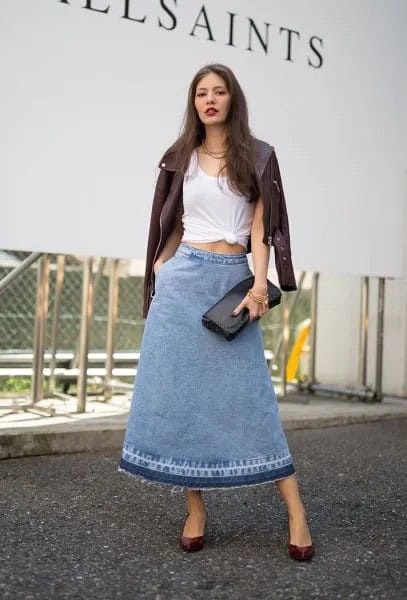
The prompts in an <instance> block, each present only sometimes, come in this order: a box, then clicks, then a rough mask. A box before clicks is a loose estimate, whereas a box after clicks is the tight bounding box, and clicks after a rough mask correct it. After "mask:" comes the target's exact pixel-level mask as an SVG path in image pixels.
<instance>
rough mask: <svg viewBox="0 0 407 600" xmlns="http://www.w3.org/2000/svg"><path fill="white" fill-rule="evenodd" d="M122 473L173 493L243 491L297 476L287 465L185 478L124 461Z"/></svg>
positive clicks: (292, 467)
mask: <svg viewBox="0 0 407 600" xmlns="http://www.w3.org/2000/svg"><path fill="white" fill-rule="evenodd" d="M118 471H119V472H120V473H124V474H125V475H128V476H130V477H135V478H137V479H139V480H140V481H141V482H143V483H146V484H147V485H161V486H162V485H164V486H165V487H168V486H172V489H171V492H172V493H173V492H176V491H183V490H184V489H190V490H203V489H205V490H218V489H241V488H244V487H252V486H255V485H264V484H266V483H274V482H276V481H279V480H281V479H286V478H288V477H292V476H293V475H295V474H296V471H295V468H294V465H293V464H289V465H286V466H284V467H282V468H280V469H276V470H275V471H273V472H270V471H269V472H262V473H257V474H253V475H244V476H242V477H240V478H239V477H228V478H214V477H206V478H205V477H195V478H193V477H185V476H182V475H172V474H169V473H163V472H161V471H153V470H151V469H146V468H143V467H140V466H137V465H133V464H131V463H128V462H127V461H124V460H123V459H122V460H121V462H120V466H119V467H118Z"/></svg>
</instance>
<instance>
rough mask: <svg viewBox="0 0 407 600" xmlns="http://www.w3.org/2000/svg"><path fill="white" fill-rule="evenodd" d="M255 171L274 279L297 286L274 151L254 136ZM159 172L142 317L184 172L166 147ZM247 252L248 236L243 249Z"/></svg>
mask: <svg viewBox="0 0 407 600" xmlns="http://www.w3.org/2000/svg"><path fill="white" fill-rule="evenodd" d="M255 145H256V174H257V176H258V180H259V184H260V190H261V195H262V198H263V202H264V209H263V225H264V237H263V242H264V243H265V244H266V245H269V246H274V257H275V264H276V270H277V275H278V280H279V284H280V287H281V289H282V290H283V291H287V292H290V291H294V290H296V289H297V285H296V281H295V276H294V271H293V265H292V260H291V247H290V232H289V225H288V215H287V208H286V202H285V197H284V190H283V185H282V181H281V176H280V169H279V165H278V160H277V156H276V152H275V149H274V147H273V146H270V144H268V143H267V142H263V141H262V140H259V139H255ZM159 167H160V173H159V175H158V179H157V182H156V187H155V193H154V198H153V204H152V209H151V219H150V228H149V233H148V242H147V257H146V268H145V275H144V303H143V317H144V318H145V317H147V313H148V309H149V307H150V303H151V299H152V297H153V296H154V293H155V291H154V284H155V274H154V263H155V261H156V259H157V257H158V256H159V253H160V252H161V250H162V249H163V247H164V245H165V243H166V241H167V239H168V236H169V235H170V233H171V231H172V228H173V226H174V219H175V216H176V214H177V210H178V208H179V204H180V202H182V186H183V180H184V176H183V174H182V172H181V171H180V165H179V163H178V162H177V158H176V155H175V153H174V152H169V151H168V150H167V151H166V152H165V153H164V155H163V157H162V158H161V160H160V163H159ZM249 252H251V237H250V236H249V239H248V246H247V253H249Z"/></svg>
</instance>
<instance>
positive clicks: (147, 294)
mask: <svg viewBox="0 0 407 600" xmlns="http://www.w3.org/2000/svg"><path fill="white" fill-rule="evenodd" d="M170 183H171V176H170V174H169V173H168V172H167V171H165V170H164V169H161V170H160V172H159V174H158V177H157V181H156V184H155V190H154V196H153V203H152V206H151V216H150V224H149V230H148V239H147V255H146V263H145V273H144V301H143V310H142V314H143V317H144V318H146V317H147V313H148V309H149V306H150V303H151V291H152V287H153V283H154V274H153V272H152V271H153V266H154V258H155V253H156V250H157V247H158V245H159V241H160V232H161V228H160V216H161V210H162V207H163V204H164V202H165V199H166V196H167V194H168V189H169V186H170Z"/></svg>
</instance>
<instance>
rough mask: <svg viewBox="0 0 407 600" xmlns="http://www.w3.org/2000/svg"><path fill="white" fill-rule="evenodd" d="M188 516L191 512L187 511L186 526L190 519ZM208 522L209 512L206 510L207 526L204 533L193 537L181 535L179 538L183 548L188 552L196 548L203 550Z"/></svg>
mask: <svg viewBox="0 0 407 600" xmlns="http://www.w3.org/2000/svg"><path fill="white" fill-rule="evenodd" d="M188 516H189V513H187V516H186V517H185V521H184V527H185V523H186V521H187V519H188ZM207 523H208V513H207V512H206V511H205V527H204V532H203V535H198V536H196V537H192V538H190V537H186V536H185V535H181V537H180V539H179V543H180V546H181V548H182V549H183V550H186V551H188V552H191V551H195V550H202V548H203V547H204V545H205V533H206V525H207Z"/></svg>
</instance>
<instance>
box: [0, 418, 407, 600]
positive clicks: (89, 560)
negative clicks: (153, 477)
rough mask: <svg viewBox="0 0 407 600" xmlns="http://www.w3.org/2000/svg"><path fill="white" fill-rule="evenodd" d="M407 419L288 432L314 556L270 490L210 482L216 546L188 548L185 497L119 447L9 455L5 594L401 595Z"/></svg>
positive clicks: (3, 485)
mask: <svg viewBox="0 0 407 600" xmlns="http://www.w3.org/2000/svg"><path fill="white" fill-rule="evenodd" d="M406 430H407V420H406V419H402V418H401V419H400V420H397V419H393V420H385V421H383V422H374V423H362V424H351V425H346V426H336V427H326V428H321V429H304V430H290V431H287V438H288V442H289V445H290V450H291V453H292V455H293V459H294V464H295V467H296V471H297V475H298V478H299V482H300V489H301V492H302V497H303V501H304V504H305V507H306V510H307V513H308V521H309V525H310V530H311V534H312V537H313V541H314V543H315V546H316V555H315V557H314V559H313V560H312V561H311V562H307V563H301V562H297V561H294V560H293V559H291V558H290V557H289V556H288V554H287V529H286V509H285V505H284V503H283V501H282V499H281V498H280V496H279V493H278V489H277V487H276V486H275V485H274V484H265V485H260V486H253V487H250V488H246V489H239V490H236V489H231V490H208V491H206V492H204V498H205V500H206V505H207V509H208V513H209V520H208V537H207V543H206V546H205V548H204V550H202V551H201V552H197V553H185V552H183V551H182V550H181V548H180V547H179V546H178V536H179V534H180V533H181V529H182V524H183V520H184V515H185V501H184V497H185V496H184V492H182V491H176V492H174V489H173V488H170V487H161V486H157V485H149V484H146V483H143V482H141V481H139V480H138V479H135V478H131V477H127V476H126V475H124V474H122V473H118V472H117V465H118V461H119V450H117V451H116V450H114V451H109V452H93V453H81V454H67V455H61V454H59V455H50V456H37V457H24V458H15V459H7V460H3V461H1V462H0V532H1V537H0V553H1V559H0V560H1V569H0V598H1V599H2V600H20V599H24V600H31V599H33V600H34V599H47V600H58V599H77V600H81V599H84V600H85V599H86V600H87V599H89V600H91V599H98V600H105V599H106V600H114V599H118V598H123V599H126V600H127V599H129V600H133V599H134V600H138V599H148V600H150V599H151V600H167V599H177V600H183V599H195V598H197V599H200V598H202V599H203V598H205V599H208V600H211V599H220V600H221V599H233V600H234V599H236V600H240V599H242V600H243V599H244V600H252V599H263V598H264V599H278V600H279V599H284V600H286V599H293V600H294V599H307V600H308V599H309V598H326V599H339V598H341V599H346V600H349V599H359V598H363V599H375V600H376V599H399V598H400V599H402V598H403V599H404V598H405V597H406V590H407V579H406V569H407V567H406V564H407V561H406V550H405V549H406V544H405V537H406V525H405V524H406V522H407V519H406V516H407V515H406V512H407V510H406V498H407V493H406V491H407V490H406V462H407V460H406V438H407V436H406Z"/></svg>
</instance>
